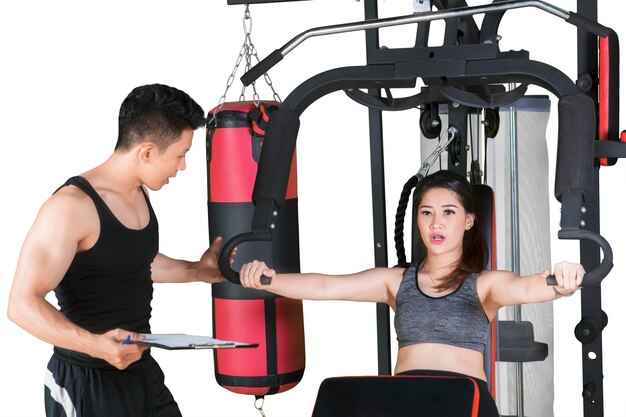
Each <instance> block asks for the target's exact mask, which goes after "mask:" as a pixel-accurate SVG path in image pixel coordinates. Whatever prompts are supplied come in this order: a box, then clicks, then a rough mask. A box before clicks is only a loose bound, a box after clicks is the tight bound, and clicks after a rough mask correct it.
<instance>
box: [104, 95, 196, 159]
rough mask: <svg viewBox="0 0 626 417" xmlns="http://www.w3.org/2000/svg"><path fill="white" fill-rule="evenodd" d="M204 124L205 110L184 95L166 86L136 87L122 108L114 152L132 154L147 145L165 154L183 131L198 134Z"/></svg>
mask: <svg viewBox="0 0 626 417" xmlns="http://www.w3.org/2000/svg"><path fill="white" fill-rule="evenodd" d="M205 121H206V119H205V116H204V111H203V110H202V107H200V106H199V105H198V103H196V102H195V101H194V100H193V99H192V98H191V97H189V95H188V94H187V93H185V92H184V91H181V90H178V89H176V88H174V87H169V86H167V85H163V84H150V85H143V86H140V87H136V88H135V89H133V91H131V92H130V94H129V95H128V96H127V97H126V98H125V99H124V101H123V102H122V105H121V107H120V114H119V133H118V137H117V143H116V145H115V150H129V149H131V148H132V147H133V146H135V145H137V144H139V143H141V142H144V141H150V142H153V143H154V144H155V145H157V147H158V148H159V149H161V150H164V149H166V148H167V147H168V146H169V145H171V144H172V143H174V142H175V141H176V140H178V138H179V137H180V135H181V134H182V132H183V130H185V129H192V130H196V129H197V128H199V127H201V126H203V125H204V124H205Z"/></svg>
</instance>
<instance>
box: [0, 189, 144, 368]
mask: <svg viewBox="0 0 626 417" xmlns="http://www.w3.org/2000/svg"><path fill="white" fill-rule="evenodd" d="M99 228H100V226H99V221H98V215H97V212H96V209H95V206H94V205H93V203H92V202H91V200H90V199H89V198H88V197H87V196H85V195H84V194H83V193H81V192H80V191H78V190H76V189H75V188H74V187H65V188H63V189H62V190H60V191H59V192H57V193H56V194H54V195H53V196H52V197H50V199H48V201H47V202H46V203H45V204H44V205H43V207H42V208H41V210H40V211H39V214H38V215H37V218H36V219H35V222H34V223H33V225H32V227H31V229H30V231H29V232H28V235H27V236H26V239H25V240H24V244H23V246H22V250H21V252H20V256H19V259H18V263H17V268H16V271H15V277H14V279H13V286H12V288H11V294H10V296H9V307H8V312H7V313H8V316H9V319H11V320H12V321H13V322H15V323H16V324H18V325H19V326H20V327H22V328H23V329H25V330H26V331H28V332H29V333H31V334H33V335H34V336H36V337H37V338H39V339H41V340H43V341H45V342H48V343H51V344H53V345H55V346H58V347H62V348H65V349H71V350H75V351H79V352H83V353H86V354H88V355H90V356H93V357H96V358H101V359H104V360H106V361H107V362H109V363H111V364H112V365H113V366H115V367H117V368H119V369H124V368H126V367H127V366H128V365H129V364H131V363H132V362H134V361H136V360H138V359H139V358H140V357H141V352H142V351H143V350H144V349H145V347H143V346H141V345H135V344H131V345H124V344H122V343H121V341H123V340H124V338H126V337H127V336H128V335H131V338H132V339H138V338H139V337H140V336H139V335H137V334H133V333H131V332H127V331H123V330H121V329H115V330H111V331H110V332H107V333H105V334H103V335H96V334H93V333H90V332H88V331H86V330H85V329H82V328H80V327H79V326H76V325H75V324H73V323H72V322H70V321H69V320H68V319H67V318H66V317H65V316H64V315H63V314H61V312H60V311H59V310H57V309H56V308H55V307H54V306H53V305H51V304H50V303H49V302H48V301H46V299H45V297H46V295H47V294H48V293H49V292H50V291H52V290H54V288H56V286H57V285H58V284H59V282H60V281H61V279H63V276H64V275H65V273H66V272H67V269H68V267H69V265H70V264H71V262H72V259H73V258H74V255H75V253H76V252H77V251H78V250H80V249H81V246H85V245H86V244H87V245H89V244H91V245H93V244H94V243H95V241H96V239H97V237H98V235H99V233H100V230H99Z"/></svg>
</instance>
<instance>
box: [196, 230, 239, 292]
mask: <svg viewBox="0 0 626 417" xmlns="http://www.w3.org/2000/svg"><path fill="white" fill-rule="evenodd" d="M221 246H222V238H221V236H218V237H216V238H215V240H214V241H213V243H211V246H209V248H208V249H207V250H206V251H205V252H204V254H202V256H201V257H200V261H199V262H198V270H197V274H198V281H203V282H207V283H209V284H213V283H217V282H222V281H224V276H223V275H222V273H221V272H220V268H219V265H218V261H217V260H218V256H219V254H220V247H221ZM233 252H234V251H233ZM232 256H233V255H232V254H231V263H232Z"/></svg>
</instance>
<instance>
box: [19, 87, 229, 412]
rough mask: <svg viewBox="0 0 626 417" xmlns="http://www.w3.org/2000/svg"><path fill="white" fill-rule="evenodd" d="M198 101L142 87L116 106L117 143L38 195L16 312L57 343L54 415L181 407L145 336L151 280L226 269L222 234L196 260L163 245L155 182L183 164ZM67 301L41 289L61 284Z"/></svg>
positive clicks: (199, 120) (199, 122)
mask: <svg viewBox="0 0 626 417" xmlns="http://www.w3.org/2000/svg"><path fill="white" fill-rule="evenodd" d="M204 122H205V118H204V112H203V110H202V108H201V107H200V106H199V105H198V104H197V103H196V102H195V101H194V100H193V99H191V97H189V96H188V95H187V94H186V93H184V92H183V91H180V90H177V89H175V88H172V87H168V86H165V85H159V84H154V85H146V86H142V87H137V88H135V89H134V90H133V91H132V92H131V93H130V94H129V95H128V97H126V99H125V100H124V102H123V103H122V106H121V108H120V114H119V134H118V140H117V144H116V146H115V150H114V152H113V153H112V155H111V156H110V157H109V158H108V159H107V160H106V161H105V162H104V163H103V164H101V165H99V166H97V167H95V168H93V169H91V170H89V171H87V172H85V173H83V174H81V175H80V176H79V177H72V178H70V179H69V180H68V181H67V182H66V183H65V184H64V185H63V186H62V187H61V188H59V189H58V190H57V191H56V192H55V193H54V194H53V195H52V196H51V197H50V198H49V199H48V200H47V201H46V202H45V203H44V204H43V206H42V207H41V210H40V211H39V214H38V215H37V218H36V219H35V221H34V223H33V225H32V227H31V229H30V231H29V233H28V235H27V237H26V239H25V241H24V244H23V247H22V250H21V253H20V256H19V260H18V264H17V268H16V272H15V278H14V280H13V286H12V289H11V295H10V299H9V307H8V316H9V318H10V319H11V320H12V321H14V322H15V323H17V324H18V325H19V326H21V327H22V328H24V329H25V330H26V331H28V332H29V333H31V334H33V335H35V336H36V337H38V338H39V339H41V340H43V341H45V342H48V343H51V344H53V345H54V354H53V356H52V358H51V359H50V362H49V363H48V369H47V372H46V379H45V405H46V415H47V416H48V417H61V416H64V417H70V416H77V417H80V416H85V417H94V416H107V417H110V416H116V417H119V416H133V417H138V416H168V417H170V416H180V411H179V409H178V406H177V404H176V402H175V401H174V399H173V397H172V395H171V394H170V392H169V390H168V389H167V387H166V386H165V385H164V377H163V373H162V372H161V369H160V368H159V366H158V364H157V363H156V362H155V361H154V359H152V357H151V356H150V352H149V350H148V349H147V348H146V346H144V345H141V344H135V343H133V342H135V341H138V340H140V339H141V336H140V334H139V333H148V332H150V324H149V319H150V312H151V308H150V302H151V300H152V283H153V282H191V281H204V282H208V283H213V282H220V281H222V280H223V277H222V275H221V274H220V272H219V269H218V266H217V253H218V250H219V246H220V243H221V240H220V239H219V238H218V239H216V240H215V241H214V242H213V244H212V245H211V246H210V247H209V249H208V250H207V251H206V252H205V253H204V254H203V255H202V257H201V259H200V260H199V261H198V262H189V261H183V260H176V259H172V258H169V257H167V256H165V255H163V254H161V253H158V243H159V242H158V223H157V219H156V216H155V214H154V212H153V210H152V207H151V205H150V201H149V199H148V195H147V191H146V190H145V188H144V187H147V188H149V189H150V190H159V189H160V188H161V187H163V186H164V185H165V184H167V183H168V181H169V178H171V177H175V176H176V173H177V172H178V171H180V170H184V169H185V154H186V153H187V151H188V150H189V148H190V147H191V141H192V137H193V132H194V130H195V129H197V128H199V127H201V126H203V125H204ZM53 290H54V292H55V295H56V296H57V299H58V304H59V308H60V310H58V309H56V308H55V307H54V306H52V305H51V304H50V303H48V302H47V301H46V299H45V297H46V295H47V294H48V293H49V292H50V291H53Z"/></svg>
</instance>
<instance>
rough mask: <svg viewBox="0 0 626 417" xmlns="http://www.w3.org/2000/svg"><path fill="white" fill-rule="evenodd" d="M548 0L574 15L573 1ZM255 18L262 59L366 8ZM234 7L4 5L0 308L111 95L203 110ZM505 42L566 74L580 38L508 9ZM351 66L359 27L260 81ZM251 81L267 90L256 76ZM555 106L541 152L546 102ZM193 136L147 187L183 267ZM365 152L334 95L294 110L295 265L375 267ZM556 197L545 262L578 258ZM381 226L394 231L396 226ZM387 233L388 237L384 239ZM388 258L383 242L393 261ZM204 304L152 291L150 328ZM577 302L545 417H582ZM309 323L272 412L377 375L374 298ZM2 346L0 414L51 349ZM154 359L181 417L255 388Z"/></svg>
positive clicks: (568, 316)
mask: <svg viewBox="0 0 626 417" xmlns="http://www.w3.org/2000/svg"><path fill="white" fill-rule="evenodd" d="M555 3H557V4H558V5H560V6H561V7H563V8H564V9H567V10H573V9H575V7H576V4H575V3H576V2H575V1H573V0H567V1H565V0H562V1H558V2H556V1H555ZM602 3H603V4H601V7H602V8H601V10H600V15H601V17H600V21H601V22H602V23H604V24H606V25H607V26H611V27H613V28H615V29H617V30H619V29H620V16H619V14H618V13H616V12H615V10H612V9H611V8H610V5H612V6H613V7H616V6H617V2H602ZM472 4H476V3H475V2H473V3H472ZM251 11H252V16H253V19H254V24H253V40H254V42H255V44H256V47H257V49H258V51H259V55H260V56H261V57H264V56H266V55H267V54H269V53H270V52H271V51H272V50H274V49H276V48H278V47H280V46H282V45H283V44H284V43H286V42H287V41H288V40H289V39H291V38H292V37H293V36H295V35H296V34H298V33H299V32H301V31H303V30H305V29H308V28H310V27H315V26H322V25H326V24H334V23H340V22H346V21H356V20H360V19H362V14H363V5H362V3H359V2H355V1H351V0H343V1H337V0H334V1H333V0H315V1H307V2H295V3H286V4H279V5H276V4H272V5H261V6H252V8H251ZM410 12H411V2H409V1H408V0H405V1H404V2H402V4H400V1H399V0H397V1H395V2H391V1H390V0H387V1H386V2H381V14H382V15H394V14H395V15H400V14H409V13H410ZM242 14H243V7H242V6H227V5H226V1H225V0H215V1H206V0H186V1H180V2H166V1H147V0H141V1H132V2H130V1H121V0H115V1H108V2H103V3H92V2H81V1H69V0H59V1H54V2H47V1H42V0H32V1H22V2H8V1H6V2H2V3H0V141H1V144H2V147H1V148H0V181H1V186H0V189H1V190H2V194H1V196H0V278H1V279H0V312H4V311H5V310H6V302H7V297H8V292H9V289H10V285H11V280H12V277H13V273H14V269H15V263H16V260H17V256H18V253H19V250H20V246H21V242H22V240H23V239H24V236H25V235H26V233H27V231H28V229H29V227H30V225H31V223H32V221H33V219H34V217H35V215H36V213H37V210H38V208H39V206H40V205H41V203H42V202H43V201H44V200H45V199H46V198H47V197H48V196H49V195H50V194H51V193H52V192H53V191H54V189H56V187H57V186H59V185H60V184H62V183H63V181H65V179H66V178H67V177H69V176H71V175H74V174H78V173H81V172H83V171H85V170H87V169H89V168H90V167H92V166H94V165H96V164H99V163H100V162H102V161H103V160H104V158H105V157H107V156H108V154H109V153H110V152H111V150H112V148H113V145H114V143H115V137H116V132H117V126H116V122H117V111H118V109H119V105H120V103H121V101H122V100H123V98H124V97H125V96H126V95H127V94H128V92H129V91H130V90H131V89H132V88H133V87H135V86H137V85H142V84H147V83H154V82H159V83H165V84H170V85H173V86H176V87H178V88H181V89H183V90H185V91H186V92H188V93H189V94H190V95H191V96H192V97H194V98H195V99H196V100H197V101H198V102H199V103H200V104H201V105H202V106H203V107H204V108H205V110H208V109H210V108H212V107H213V106H214V105H216V104H217V102H218V99H219V97H220V96H221V95H222V93H223V91H224V88H225V83H226V79H227V77H228V75H229V74H230V73H231V70H232V67H233V65H234V63H235V60H236V58H237V54H238V52H239V49H240V47H241V44H242V42H243V33H242V25H241V18H242ZM501 34H502V35H503V40H502V49H503V50H508V49H527V50H529V51H531V58H532V59H535V60H539V61H545V62H547V63H550V64H552V65H554V66H557V67H559V68H561V69H562V70H563V71H564V72H566V73H567V74H568V75H569V76H570V77H572V78H575V77H576V67H575V65H576V58H575V47H576V46H575V34H574V31H573V30H572V28H571V27H570V26H569V25H567V24H566V23H564V22H563V21H561V20H560V19H558V18H556V17H553V16H548V15H545V14H544V13H542V12H540V11H538V10H519V11H513V12H510V14H509V15H507V16H506V17H505V19H504V21H503V25H502V30H501ZM411 36H412V35H411V34H410V33H409V32H408V31H407V30H406V29H395V30H388V31H386V32H385V34H384V36H383V43H387V44H388V45H390V46H401V45H404V46H408V45H409V44H410V43H411V42H410V41H411ZM363 62H364V36H363V34H362V33H353V34H343V35H337V36H334V37H326V38H315V39H311V40H308V41H306V42H305V43H304V44H303V45H301V46H300V47H299V48H297V49H296V50H294V51H293V52H292V53H290V54H289V55H287V56H286V57H285V59H284V60H283V61H282V62H281V63H280V64H279V65H278V66H277V67H276V68H275V69H273V70H272V71H271V72H270V75H271V77H272V80H273V81H274V85H275V86H276V88H277V90H278V93H279V94H280V95H281V97H282V98H284V97H286V96H287V95H288V94H289V92H290V91H291V90H292V89H293V88H295V87H296V86H297V85H298V84H300V83H301V82H302V81H303V80H305V79H306V78H308V77H309V76H312V75H314V74H316V73H318V72H321V71H323V70H325V69H330V68H334V67H338V66H344V65H361V64H362V63H363ZM241 74H242V72H241V71H240V73H239V75H241ZM240 88H241V85H240V84H238V81H237V82H236V83H235V85H234V86H233V88H232V91H230V93H229V96H228V99H229V100H230V101H234V100H237V98H238V96H239V92H240ZM259 89H260V92H261V96H262V97H264V98H270V94H269V90H267V89H266V88H265V87H264V86H263V83H261V85H260V86H259ZM402 93H403V92H400V93H399V94H400V95H403V94H402ZM407 95H408V94H407ZM248 97H249V96H248ZM553 102H555V100H553ZM553 114H554V116H553V117H552V119H551V121H550V126H549V141H550V142H551V146H552V151H554V145H555V144H556V134H555V132H556V109H554V110H553ZM418 116H419V113H418V112H417V110H412V111H408V112H405V114H404V115H400V114H390V115H385V133H386V146H388V148H387V149H386V151H385V157H386V168H387V173H386V180H387V195H388V200H389V203H388V206H387V207H388V208H387V210H388V213H389V218H390V219H391V218H392V217H393V213H394V212H395V205H396V202H397V199H398V196H399V192H400V189H401V187H402V184H403V183H404V181H405V180H406V179H407V178H408V177H409V176H410V175H412V174H414V173H415V171H416V170H417V165H418V163H419V152H418V151H417V149H419V148H418V145H417V140H418V134H419V133H418V130H417V118H418ZM622 119H623V117H622ZM203 142H204V138H203V132H201V131H198V132H197V135H196V138H195V146H194V147H193V148H192V150H191V151H190V154H189V156H188V169H187V171H186V172H185V173H183V174H181V175H179V176H178V177H177V178H176V180H175V181H173V182H172V183H171V184H170V185H169V186H168V187H166V188H165V189H164V190H162V191H160V192H158V193H154V194H153V196H152V198H153V204H154V207H155V209H156V211H157V214H158V215H159V221H160V225H161V250H162V251H163V252H164V253H166V254H168V255H170V256H173V257H180V258H188V259H195V258H197V257H198V256H199V255H200V254H201V253H202V252H203V250H204V249H205V247H206V246H207V245H208V238H207V216H206V175H205V169H206V164H205V158H204V144H203ZM368 153H369V150H368V131H367V112H366V110H365V109H364V108H361V107H360V106H358V105H356V104H354V103H353V102H351V101H350V100H349V99H347V98H346V97H345V95H343V94H342V93H335V94H333V95H330V96H327V97H325V98H323V99H321V100H319V101H317V102H316V103H314V104H313V105H312V106H311V107H310V109H309V110H308V111H307V112H306V113H305V114H304V115H303V117H302V125H301V129H300V137H299V141H298V156H299V196H300V237H301V242H300V248H301V254H302V262H301V265H302V270H303V271H313V270H317V271H321V272H338V273H339V272H348V271H353V270H357V269H362V268H367V267H370V266H372V265H373V250H372V231H371V203H370V199H371V191H370V185H369V157H368ZM552 155H553V158H552V161H554V153H553V154H552ZM552 163H554V162H552ZM622 164H623V163H619V164H618V165H617V166H615V167H612V168H606V169H602V173H601V174H602V184H601V186H602V189H601V191H602V219H603V221H602V233H603V234H604V236H605V237H606V238H607V239H608V240H609V242H611V244H612V245H613V250H614V253H615V268H614V269H613V272H612V273H611V275H610V276H609V278H608V279H607V280H606V281H605V284H604V285H603V289H604V290H605V291H604V303H603V306H604V310H605V311H606V312H607V313H608V315H609V320H610V322H609V326H608V327H607V328H606V330H605V332H604V334H603V341H604V375H605V379H604V382H605V411H606V412H605V415H607V416H615V415H619V414H623V400H622V399H621V398H620V395H621V391H620V388H621V385H623V384H621V383H620V382H619V381H620V376H621V375H622V374H624V373H625V372H626V369H625V367H626V365H624V361H622V360H621V350H622V337H621V335H620V333H621V328H622V324H623V323H622V320H623V317H625V316H626V307H625V305H624V303H623V302H621V299H620V298H621V295H622V294H624V293H626V292H625V291H624V290H625V289H626V288H625V287H626V284H625V283H624V280H622V279H621V278H620V276H621V275H623V274H624V272H625V271H624V268H625V267H624V265H623V264H622V263H621V258H622V257H621V256H620V254H621V253H622V252H623V251H625V250H626V243H625V242H624V239H623V236H622V232H623V231H624V230H625V229H626V222H625V221H624V220H623V218H622V216H621V210H620V203H619V194H620V191H621V190H620V189H619V187H620V183H621V182H620V180H621V178H622V177H623V175H624V172H623V165H622ZM551 181H553V180H551ZM330 184H332V185H330ZM552 202H553V208H552V216H553V217H554V221H553V223H554V226H553V230H552V232H551V233H552V236H553V241H552V250H553V254H552V259H553V261H554V262H556V261H559V260H562V259H570V260H577V258H578V252H577V247H576V246H575V244H573V243H571V242H562V241H558V240H557V239H556V231H557V230H558V226H557V224H558V210H559V206H558V204H557V202H556V201H555V200H554V199H552ZM388 225H389V228H390V229H392V226H391V225H392V221H391V220H388ZM390 236H391V235H390ZM389 242H390V247H391V246H392V242H393V240H392V239H391V237H390V239H389ZM394 256H395V255H394V253H393V252H392V251H390V257H389V259H390V263H394V260H395V258H394ZM210 297H211V293H210V287H209V286H208V285H201V284H188V285H179V286H175V285H161V286H157V288H156V289H155V298H154V302H153V319H152V328H153V331H154V332H186V333H190V334H210V333H211V316H210V305H211V304H210V303H211V299H210ZM51 300H52V301H54V300H53V297H52V298H51ZM579 306H580V304H579V297H578V296H575V297H573V298H571V299H566V300H563V301H559V302H558V303H556V305H555V322H556V329H555V345H556V357H555V374H556V377H555V378H556V392H555V397H556V400H555V415H557V416H565V415H567V416H573V417H576V416H582V401H581V397H580V392H581V387H582V382H581V376H580V375H581V371H580V369H581V365H580V363H581V359H580V346H579V343H578V342H577V341H576V340H575V339H574V336H573V328H574V326H575V325H576V323H577V322H578V320H579V318H580V313H579V311H580V307H579ZM329 323H332V325H329ZM305 329H306V341H307V369H306V372H305V376H304V378H303V380H302V382H301V383H300V384H299V385H298V386H297V387H296V388H294V389H292V390H291V391H289V392H287V393H284V394H280V395H276V396H272V397H268V398H267V399H266V404H265V411H266V413H267V415H271V416H276V417H278V416H307V415H310V412H311V409H312V406H313V403H314V399H315V396H316V393H317V388H318V386H319V384H320V382H321V380H322V379H324V378H325V377H329V376H334V375H359V374H375V373H376V369H377V365H376V348H375V344H376V340H375V309H374V306H372V305H365V304H361V305H353V304H350V303H332V302H305ZM0 342H1V343H0V392H1V393H2V394H1V395H0V398H1V401H0V417H21V416H29V417H32V416H41V415H43V404H42V403H43V401H42V392H43V389H42V382H43V371H44V368H45V365H46V363H47V360H48V358H49V355H50V353H51V350H52V348H51V347H50V346H49V345H46V344H45V343H43V342H40V341H38V340H37V339H35V338H34V337H33V336H31V335H29V334H28V333H26V332H25V331H23V330H22V329H20V328H18V327H17V326H15V325H14V324H13V323H10V322H9V321H8V320H7V319H6V316H5V315H4V314H2V315H0ZM154 356H155V357H156V358H157V360H158V361H159V362H160V363H161V365H162V367H163V368H164V371H165V373H166V376H167V383H168V385H169V387H170V389H171V390H172V391H173V392H174V394H175V396H176V398H177V401H178V402H179V404H180V407H181V410H182V411H183V414H184V415H185V416H187V417H192V416H204V415H221V416H224V417H227V416H246V415H247V416H254V415H257V411H256V410H255V409H254V407H253V399H252V398H250V397H246V396H240V395H236V394H232V393H230V392H227V391H226V390H224V389H222V388H220V387H219V386H218V385H217V384H216V382H215V380H214V377H213V361H212V355H211V353H210V352H207V351H185V352H169V351H156V350H155V352H154Z"/></svg>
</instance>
